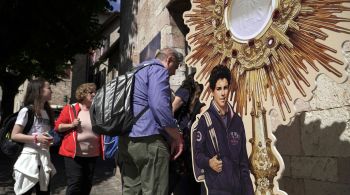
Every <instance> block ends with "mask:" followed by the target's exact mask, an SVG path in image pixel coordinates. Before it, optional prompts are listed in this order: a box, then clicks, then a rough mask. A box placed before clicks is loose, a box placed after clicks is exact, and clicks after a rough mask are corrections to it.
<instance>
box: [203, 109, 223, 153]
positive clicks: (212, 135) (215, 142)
mask: <svg viewBox="0 0 350 195" xmlns="http://www.w3.org/2000/svg"><path fill="white" fill-rule="evenodd" d="M203 115H204V118H205V122H206V123H207V126H208V129H209V136H210V139H211V142H212V144H213V147H214V150H215V152H216V153H217V155H218V159H220V151H219V142H218V138H217V136H216V133H215V129H214V127H213V122H212V120H211V118H210V115H209V113H208V112H205V113H204V114H203Z"/></svg>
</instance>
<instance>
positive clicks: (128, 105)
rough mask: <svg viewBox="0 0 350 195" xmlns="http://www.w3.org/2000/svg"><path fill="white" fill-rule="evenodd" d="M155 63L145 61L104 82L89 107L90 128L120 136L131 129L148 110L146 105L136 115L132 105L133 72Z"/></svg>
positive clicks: (97, 131) (101, 132) (104, 133)
mask: <svg viewBox="0 0 350 195" xmlns="http://www.w3.org/2000/svg"><path fill="white" fill-rule="evenodd" d="M149 65H159V66H162V65H160V64H156V63H146V64H144V65H142V66H140V67H137V68H136V69H133V70H132V71H130V72H127V73H125V74H124V75H120V76H118V77H116V78H114V79H113V80H111V81H110V82H108V83H106V84H105V85H104V86H103V87H102V88H101V89H99V90H98V91H97V92H96V95H95V97H94V100H93V102H92V105H91V107H90V117H91V125H92V130H93V131H94V132H95V133H97V134H103V135H109V136H120V135H125V134H127V133H129V132H130V131H131V128H132V126H133V125H134V124H135V122H136V121H137V120H138V119H139V118H140V117H141V116H142V115H143V114H144V113H145V112H146V111H147V110H148V108H149V107H148V106H146V107H145V108H144V109H143V110H142V111H141V112H140V113H139V114H138V115H137V116H136V117H134V113H133V107H132V97H133V91H134V82H135V74H136V73H137V72H138V71H139V70H141V69H142V68H144V67H146V66H149Z"/></svg>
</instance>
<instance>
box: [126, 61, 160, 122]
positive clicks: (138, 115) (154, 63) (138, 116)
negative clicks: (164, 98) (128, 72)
mask: <svg viewBox="0 0 350 195" xmlns="http://www.w3.org/2000/svg"><path fill="white" fill-rule="evenodd" d="M153 65H157V66H162V67H164V66H163V65H161V64H159V63H156V62H150V63H145V64H143V65H142V66H139V67H136V69H135V70H134V71H135V72H134V74H136V73H137V72H138V71H139V70H141V69H143V68H145V67H147V66H153ZM148 109H149V105H147V106H146V107H145V108H143V109H142V110H141V112H140V113H138V114H137V115H136V117H135V118H134V121H133V124H135V123H136V122H137V121H138V120H139V119H140V118H141V116H142V115H143V114H144V113H145V112H146V111H147V110H148Z"/></svg>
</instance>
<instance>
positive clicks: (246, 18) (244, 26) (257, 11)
mask: <svg viewBox="0 0 350 195" xmlns="http://www.w3.org/2000/svg"><path fill="white" fill-rule="evenodd" d="M276 1H277V0H232V2H231V5H230V6H228V7H227V9H226V10H225V12H226V13H225V23H226V26H227V28H228V29H229V30H230V31H231V33H232V35H233V36H234V37H235V38H236V39H238V40H239V41H243V42H246V41H248V40H250V39H253V38H255V37H256V36H258V35H259V34H260V33H261V32H262V31H264V29H265V28H266V27H267V25H268V24H269V22H270V20H271V17H272V13H273V11H274V10H275V7H276V6H275V5H276Z"/></svg>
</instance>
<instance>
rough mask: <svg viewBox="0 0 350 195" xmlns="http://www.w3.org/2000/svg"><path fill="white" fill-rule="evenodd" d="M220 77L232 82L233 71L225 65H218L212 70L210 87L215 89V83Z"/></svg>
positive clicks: (229, 82)
mask: <svg viewBox="0 0 350 195" xmlns="http://www.w3.org/2000/svg"><path fill="white" fill-rule="evenodd" d="M219 79H227V82H228V84H229V85H230V84H231V79H232V76H231V71H230V70H229V69H228V68H227V66H225V65H222V64H220V65H217V66H215V67H214V68H213V70H212V71H211V74H210V77H209V87H210V89H211V90H214V89H215V84H216V82H217V81H218V80H219Z"/></svg>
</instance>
